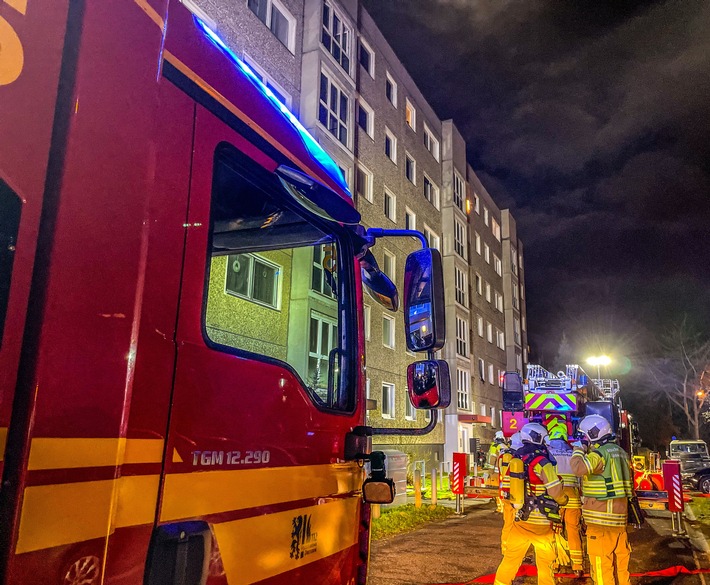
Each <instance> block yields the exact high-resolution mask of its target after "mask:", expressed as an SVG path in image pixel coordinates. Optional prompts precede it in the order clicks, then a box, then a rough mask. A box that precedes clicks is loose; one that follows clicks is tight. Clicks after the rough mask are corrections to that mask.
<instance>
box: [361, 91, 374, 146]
mask: <svg viewBox="0 0 710 585" xmlns="http://www.w3.org/2000/svg"><path fill="white" fill-rule="evenodd" d="M357 125H358V126H360V128H362V129H363V130H364V131H365V132H366V133H367V135H368V136H369V137H370V138H373V137H374V136H375V113H374V112H373V111H372V108H371V107H370V106H368V105H367V104H366V103H365V100H363V99H362V98H360V101H358V104H357Z"/></svg>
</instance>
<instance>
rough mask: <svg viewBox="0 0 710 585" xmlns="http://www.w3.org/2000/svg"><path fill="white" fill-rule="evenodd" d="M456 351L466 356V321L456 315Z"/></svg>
mask: <svg viewBox="0 0 710 585" xmlns="http://www.w3.org/2000/svg"><path fill="white" fill-rule="evenodd" d="M456 353H457V354H459V355H461V356H464V357H468V321H466V319H462V318H461V317H456Z"/></svg>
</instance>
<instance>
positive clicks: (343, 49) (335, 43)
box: [321, 1, 352, 75]
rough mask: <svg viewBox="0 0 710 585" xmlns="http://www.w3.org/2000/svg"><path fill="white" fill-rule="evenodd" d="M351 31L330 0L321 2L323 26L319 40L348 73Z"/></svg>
mask: <svg viewBox="0 0 710 585" xmlns="http://www.w3.org/2000/svg"><path fill="white" fill-rule="evenodd" d="M351 38H352V31H351V30H350V27H349V26H348V25H346V24H345V22H344V21H343V19H342V18H341V16H340V15H339V14H338V12H337V11H336V10H334V9H333V7H332V6H331V5H330V2H327V1H326V2H323V28H322V31H321V42H322V43H323V46H324V47H325V48H326V49H327V50H328V52H329V53H330V54H331V55H333V58H334V59H335V60H336V61H337V62H338V64H339V65H340V66H341V67H342V68H343V69H344V70H345V73H347V74H348V75H349V74H350V39H351Z"/></svg>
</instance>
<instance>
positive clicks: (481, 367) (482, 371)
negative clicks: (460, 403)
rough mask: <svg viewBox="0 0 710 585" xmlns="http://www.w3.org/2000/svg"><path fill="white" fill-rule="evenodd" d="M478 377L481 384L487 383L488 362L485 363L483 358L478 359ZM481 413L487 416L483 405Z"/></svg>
mask: <svg viewBox="0 0 710 585" xmlns="http://www.w3.org/2000/svg"><path fill="white" fill-rule="evenodd" d="M478 377H479V378H480V380H481V382H485V381H486V362H485V361H483V358H478ZM481 411H482V412H481V414H482V415H483V416H486V407H485V406H483V404H481Z"/></svg>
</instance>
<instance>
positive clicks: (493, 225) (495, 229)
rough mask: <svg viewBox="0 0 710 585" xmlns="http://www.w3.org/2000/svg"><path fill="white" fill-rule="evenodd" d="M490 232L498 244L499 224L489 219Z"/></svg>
mask: <svg viewBox="0 0 710 585" xmlns="http://www.w3.org/2000/svg"><path fill="white" fill-rule="evenodd" d="M491 231H492V232H493V237H495V239H496V240H498V241H499V242H500V224H499V223H498V222H497V221H496V220H495V218H493V219H491Z"/></svg>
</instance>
